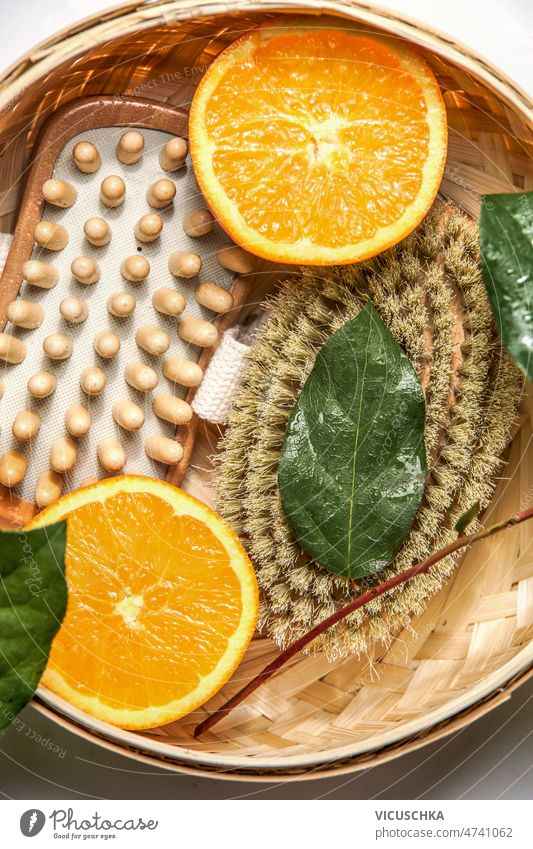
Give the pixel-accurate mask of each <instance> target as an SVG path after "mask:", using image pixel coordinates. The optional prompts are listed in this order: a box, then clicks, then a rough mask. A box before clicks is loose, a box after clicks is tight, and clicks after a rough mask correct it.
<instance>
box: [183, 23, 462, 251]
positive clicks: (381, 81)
mask: <svg viewBox="0 0 533 849" xmlns="http://www.w3.org/2000/svg"><path fill="white" fill-rule="evenodd" d="M283 26H284V25H283V23H282V24H281V25H278V27H276V26H274V25H273V26H272V29H271V31H269V32H271V34H270V35H266V34H265V35H262V34H261V29H262V28H260V29H259V30H257V31H255V32H252V33H251V34H250V35H249V36H246V37H245V38H243V39H241V41H240V46H239V42H237V43H236V44H235V45H230V47H229V48H227V49H226V51H224V52H223V53H222V54H221V55H220V56H219V57H218V58H217V59H216V60H215V62H214V63H213V65H212V66H211V68H210V69H209V70H208V71H207V73H206V75H205V77H204V80H203V81H202V83H201V84H200V86H199V88H198V92H197V94H196V96H195V99H194V101H193V105H192V109H191V128H190V136H191V154H192V157H193V163H194V166H195V172H196V175H197V178H198V180H199V183H200V186H201V188H202V191H203V192H204V194H205V196H206V198H207V200H208V202H209V203H210V205H211V207H212V209H213V211H214V213H215V214H216V216H217V217H218V218H219V220H220V223H221V224H222V226H223V227H225V228H226V229H227V230H228V232H229V233H230V234H231V235H232V236H233V238H234V239H235V240H236V241H237V242H239V243H240V244H243V245H245V247H248V248H249V249H251V250H253V251H254V252H256V253H258V254H259V255H260V256H264V257H265V258H267V259H273V260H281V261H289V262H290V261H293V260H294V261H300V262H306V263H310V264H320V263H321V262H326V263H333V262H336V261H339V262H348V261H355V260H357V259H362V258H364V256H363V255H358V247H357V246H358V245H363V244H364V248H362V253H364V255H365V256H370V255H373V254H375V253H378V252H379V251H380V250H383V249H384V247H387V246H389V245H390V244H393V243H394V242H395V241H399V239H401V238H402V237H403V236H405V235H407V233H408V232H410V231H411V230H412V229H413V227H414V226H416V224H417V223H418V221H420V220H421V218H422V217H423V214H424V212H425V211H426V210H427V209H428V208H429V206H430V205H431V202H432V200H433V198H434V197H435V194H436V192H437V189H438V186H439V183H440V179H441V176H442V169H443V166H444V160H445V154H446V121H445V111H444V105H443V102H442V98H441V95H440V92H439V90H438V86H437V84H436V81H435V79H434V77H433V75H432V73H431V71H430V69H429V68H428V67H427V66H426V65H425V64H424V63H423V62H422V60H421V59H419V57H417V56H416V54H414V53H413V52H412V51H410V50H408V49H407V48H405V47H403V46H401V45H400V43H399V42H398V45H396V43H395V42H393V41H392V40H387V39H386V38H372V37H369V36H367V35H360V34H356V33H354V32H353V31H351V30H350V29H347V30H346V31H343V30H341V29H340V28H339V29H338V30H333V29H320V28H318V26H317V27H316V28H315V29H313V28H312V26H311V27H310V28H309V29H305V28H302V29H300V28H298V27H294V28H291V27H290V25H287V27H286V31H285V32H284V31H283ZM305 26H308V25H307V24H303V25H302V27H305ZM280 27H281V29H280ZM265 30H266V27H265ZM217 65H218V66H219V67H218V68H217ZM432 127H433V136H432V135H431V128H432ZM426 195H427V197H426ZM411 208H412V217H413V220H412V221H411V220H408V219H409V217H410V210H411ZM396 224H397V225H398V228H399V231H398V232H397V233H395V232H391V228H394V226H395V225H396ZM384 228H387V232H386V233H385V232H383V231H384ZM350 247H351V250H350ZM315 248H316V249H315ZM343 251H344V253H342V252H343Z"/></svg>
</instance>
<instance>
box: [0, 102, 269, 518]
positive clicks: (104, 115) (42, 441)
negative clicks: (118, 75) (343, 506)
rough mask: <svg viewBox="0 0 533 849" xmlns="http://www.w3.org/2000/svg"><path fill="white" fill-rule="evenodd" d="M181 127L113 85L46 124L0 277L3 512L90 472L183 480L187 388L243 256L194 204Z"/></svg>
mask: <svg viewBox="0 0 533 849" xmlns="http://www.w3.org/2000/svg"><path fill="white" fill-rule="evenodd" d="M186 128H187V115H186V113H185V112H184V111H182V110H180V109H176V108H173V107H169V106H166V105H162V104H156V103H151V102H149V101H145V100H140V99H128V98H118V97H99V98H84V99H81V100H78V101H74V102H73V103H72V104H69V105H68V106H67V107H65V108H63V109H61V110H59V111H58V112H57V113H56V114H55V115H54V117H53V118H52V119H51V120H50V121H49V122H48V124H47V126H46V127H45V130H44V132H43V134H42V136H41V139H40V142H39V144H38V146H37V149H36V151H35V156H34V160H33V162H34V164H33V166H32V168H31V170H30V172H29V175H28V180H27V185H26V190H25V193H24V197H23V201H22V205H21V210H20V215H19V220H18V224H17V228H16V231H15V234H14V237H13V241H12V244H11V248H10V251H9V254H8V257H7V261H6V265H5V268H4V271H3V275H2V278H1V289H0V331H1V332H0V368H1V370H2V375H1V386H0V388H2V389H3V397H2V402H1V403H2V413H3V414H2V432H1V434H0V439H1V445H0V518H1V519H2V520H3V521H4V522H5V521H7V520H9V521H10V522H11V523H13V522H15V523H17V524H21V523H23V522H24V521H26V520H27V519H28V518H29V517H30V516H31V515H32V514H33V512H34V511H35V509H36V508H43V507H45V506H46V505H48V504H50V503H51V502H53V501H54V500H55V499H57V498H58V497H59V495H60V494H61V493H62V492H64V491H68V490H70V489H75V488H77V487H79V486H81V485H83V483H84V482H85V481H86V480H88V479H89V480H92V479H94V478H98V477H106V476H109V475H110V474H117V473H122V472H128V471H135V472H138V473H141V474H148V475H152V476H162V475H165V476H166V478H167V479H168V480H170V481H171V482H173V483H175V484H179V483H180V482H181V481H182V479H183V476H184V474H185V471H186V468H187V464H188V461H189V458H190V455H191V451H192V448H193V444H194V439H195V431H196V425H197V419H196V416H195V415H194V413H193V410H192V408H191V401H192V399H193V397H194V394H195V392H196V390H197V388H198V386H199V385H200V383H201V381H202V377H203V373H204V370H205V368H206V366H207V364H208V362H209V359H210V356H211V354H212V352H213V350H214V348H215V347H216V345H217V342H218V339H219V335H220V334H221V332H222V331H223V330H225V329H227V328H228V327H230V326H231V325H233V324H234V323H235V321H236V319H237V317H238V314H239V309H240V306H241V305H242V303H243V301H244V298H245V294H246V291H247V283H246V281H245V279H244V278H243V276H242V275H244V276H245V275H246V274H247V273H250V272H251V270H252V268H253V262H252V258H251V257H250V256H249V255H247V254H246V253H245V252H244V251H242V250H241V249H240V248H237V247H236V246H234V245H230V244H229V243H228V237H227V236H226V235H225V234H224V233H223V232H222V230H221V229H220V228H219V227H218V225H217V223H216V222H215V221H214V219H213V216H212V215H211V213H210V212H209V210H207V209H206V208H205V203H204V202H203V199H202V197H201V195H200V192H199V190H198V187H197V185H196V183H195V180H194V176H193V174H192V168H191V166H190V164H189V163H188V146H187V141H186Z"/></svg>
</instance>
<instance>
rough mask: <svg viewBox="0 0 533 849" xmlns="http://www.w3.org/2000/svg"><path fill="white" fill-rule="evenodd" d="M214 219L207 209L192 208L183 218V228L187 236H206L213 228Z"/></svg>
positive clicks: (194, 237) (196, 237)
mask: <svg viewBox="0 0 533 849" xmlns="http://www.w3.org/2000/svg"><path fill="white" fill-rule="evenodd" d="M214 223H215V219H214V218H213V216H212V214H211V213H210V212H209V210H208V209H193V210H192V212H189V213H187V215H186V216H185V218H184V219H183V229H184V231H185V233H186V234H187V236H192V238H193V239H198V238H199V237H200V236H207V234H208V233H210V232H211V230H212V229H213V225H214Z"/></svg>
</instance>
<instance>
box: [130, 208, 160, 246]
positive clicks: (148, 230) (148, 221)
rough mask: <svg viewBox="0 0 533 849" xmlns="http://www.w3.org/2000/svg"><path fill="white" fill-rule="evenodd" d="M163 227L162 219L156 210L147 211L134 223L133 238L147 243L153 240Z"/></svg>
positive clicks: (157, 236)
mask: <svg viewBox="0 0 533 849" xmlns="http://www.w3.org/2000/svg"><path fill="white" fill-rule="evenodd" d="M162 229H163V219H162V218H161V216H160V215H158V214H157V212H148V213H147V214H146V215H143V217H142V218H140V219H139V221H138V222H137V224H136V225H135V238H136V239H138V240H139V242H144V243H145V244H149V243H150V242H155V240H156V239H158V238H159V236H160V234H161V230H162Z"/></svg>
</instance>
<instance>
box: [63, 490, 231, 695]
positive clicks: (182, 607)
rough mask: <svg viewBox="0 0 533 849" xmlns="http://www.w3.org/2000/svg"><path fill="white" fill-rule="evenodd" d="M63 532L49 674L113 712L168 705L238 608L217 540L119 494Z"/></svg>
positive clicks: (220, 641)
mask: <svg viewBox="0 0 533 849" xmlns="http://www.w3.org/2000/svg"><path fill="white" fill-rule="evenodd" d="M88 528H90V529H91V530H90V533H87V529H88ZM118 528H120V532H118V531H117V529H118ZM163 529H164V531H165V535H164V537H161V536H160V533H161V531H162V530H163ZM68 535H69V551H68V559H67V570H68V580H69V587H70V592H69V603H68V611H67V617H66V619H65V622H64V624H63V629H62V634H61V639H56V640H55V641H54V644H53V648H52V652H51V655H50V663H51V665H52V667H53V666H55V667H57V668H58V669H59V670H61V672H62V675H63V676H64V677H65V678H66V679H67V681H68V683H69V684H70V686H71V687H75V688H76V689H77V690H80V691H84V692H86V693H87V694H88V695H94V693H98V694H99V696H100V698H101V699H104V700H105V701H106V702H107V704H108V705H110V706H112V707H115V708H125V707H127V708H142V707H144V706H145V705H146V703H147V700H148V703H149V704H150V705H151V706H157V705H165V704H168V702H169V701H171V700H172V699H176V698H181V697H183V696H184V695H185V694H186V693H188V692H190V691H191V690H192V689H194V688H195V687H196V686H197V685H198V683H199V680H200V679H201V678H202V676H204V675H206V674H208V673H209V672H211V671H212V670H213V668H214V666H215V665H216V663H217V662H218V659H219V657H220V655H221V654H223V653H224V650H225V649H226V647H227V643H228V639H229V637H230V636H231V634H232V633H233V631H234V630H235V628H236V627H237V625H238V623H239V620H240V616H241V611H242V608H241V603H240V591H239V584H238V581H237V577H236V575H235V573H234V571H233V569H232V568H231V565H230V561H229V557H228V555H227V552H226V551H225V549H224V548H223V547H222V545H221V544H220V542H218V540H217V539H216V537H215V536H214V534H213V533H212V532H211V531H210V530H209V528H207V527H206V526H205V525H202V524H201V523H200V522H198V521H197V520H195V519H192V518H190V517H187V516H180V517H175V516H174V515H173V511H172V508H171V507H170V506H169V505H168V504H165V503H164V502H161V501H160V499H157V498H155V497H154V496H151V495H136V496H135V497H133V496H132V495H131V494H129V493H123V494H119V495H115V496H113V497H112V498H110V499H108V500H107V501H106V502H105V504H99V503H94V504H88V505H86V506H85V507H81V508H80V509H79V510H78V511H76V513H74V514H73V515H72V516H71V518H70V519H69V527H68ZM158 537H159V544H156V543H157V540H158ZM145 542H148V545H145ZM206 648H207V650H206ZM199 649H200V650H199ZM80 669H83V670H84V676H83V678H84V680H83V684H81V683H80V682H79V680H78V676H79V670H80ZM77 673H78V674H77ZM154 673H155V674H154ZM117 693H120V699H117V697H116V694H117Z"/></svg>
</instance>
